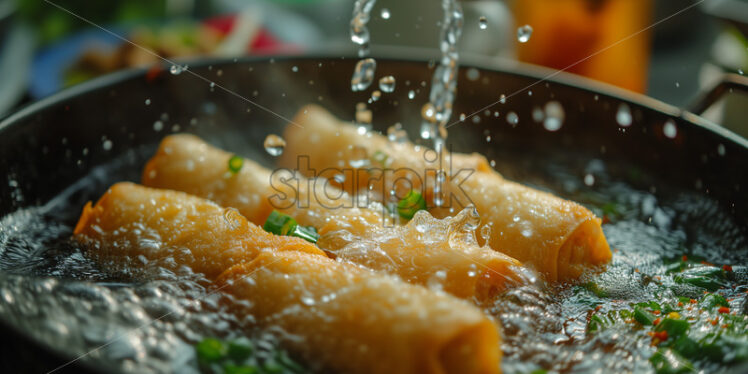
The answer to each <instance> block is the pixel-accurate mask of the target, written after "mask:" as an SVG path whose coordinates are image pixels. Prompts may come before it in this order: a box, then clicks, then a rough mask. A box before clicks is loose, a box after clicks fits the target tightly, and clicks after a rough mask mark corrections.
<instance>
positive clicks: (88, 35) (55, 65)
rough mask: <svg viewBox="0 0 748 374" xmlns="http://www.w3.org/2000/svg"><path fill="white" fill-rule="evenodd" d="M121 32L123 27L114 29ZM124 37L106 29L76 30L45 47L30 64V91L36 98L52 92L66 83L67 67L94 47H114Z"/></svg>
mask: <svg viewBox="0 0 748 374" xmlns="http://www.w3.org/2000/svg"><path fill="white" fill-rule="evenodd" d="M111 30H112V31H113V32H115V33H118V34H120V35H123V34H122V30H120V29H117V28H112V29H111ZM120 44H122V41H121V40H120V39H118V38H117V37H115V36H114V35H111V34H109V33H107V32H104V31H102V30H98V29H90V30H85V31H81V32H79V33H76V34H74V35H72V36H70V37H68V38H66V39H63V40H61V41H59V42H57V43H54V44H52V45H50V46H48V47H46V48H44V49H42V50H41V51H40V52H39V53H38V54H37V55H36V56H35V57H34V61H33V62H32V64H31V81H30V82H29V95H31V97H32V98H34V99H41V98H43V97H46V96H49V95H51V94H53V93H55V92H57V91H59V90H60V89H62V88H63V86H64V77H65V70H66V69H67V68H69V67H70V66H71V65H72V64H73V63H75V61H76V60H77V59H78V58H79V57H80V56H81V54H82V53H83V52H84V51H86V50H88V49H91V48H97V49H112V50H113V49H115V48H117V46H119V45H120Z"/></svg>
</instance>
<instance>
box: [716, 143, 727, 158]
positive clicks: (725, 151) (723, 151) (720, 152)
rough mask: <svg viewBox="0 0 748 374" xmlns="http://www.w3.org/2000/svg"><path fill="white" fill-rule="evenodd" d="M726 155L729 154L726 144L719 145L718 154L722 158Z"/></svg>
mask: <svg viewBox="0 0 748 374" xmlns="http://www.w3.org/2000/svg"><path fill="white" fill-rule="evenodd" d="M725 153H727V149H725V145H724V144H720V145H718V146H717V154H718V155H720V156H724V155H725Z"/></svg>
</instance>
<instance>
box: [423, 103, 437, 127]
mask: <svg viewBox="0 0 748 374" xmlns="http://www.w3.org/2000/svg"><path fill="white" fill-rule="evenodd" d="M421 118H423V119H424V120H426V121H428V122H430V123H436V109H435V108H434V104H431V103H426V104H424V105H423V107H421Z"/></svg>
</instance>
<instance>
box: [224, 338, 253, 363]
mask: <svg viewBox="0 0 748 374" xmlns="http://www.w3.org/2000/svg"><path fill="white" fill-rule="evenodd" d="M254 349H255V348H254V344H252V341H251V340H249V339H247V338H244V337H242V338H239V339H236V340H234V341H231V342H229V348H228V355H229V357H231V358H232V359H233V360H234V361H237V362H242V361H244V360H246V359H247V358H249V357H250V356H252V353H253V352H254Z"/></svg>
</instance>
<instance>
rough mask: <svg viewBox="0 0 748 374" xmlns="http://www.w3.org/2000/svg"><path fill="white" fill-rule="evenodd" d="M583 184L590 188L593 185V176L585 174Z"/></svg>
mask: <svg viewBox="0 0 748 374" xmlns="http://www.w3.org/2000/svg"><path fill="white" fill-rule="evenodd" d="M584 184H585V185H587V186H589V187H592V186H593V185H594V184H595V176H594V175H592V174H587V175H585V176H584Z"/></svg>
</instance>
